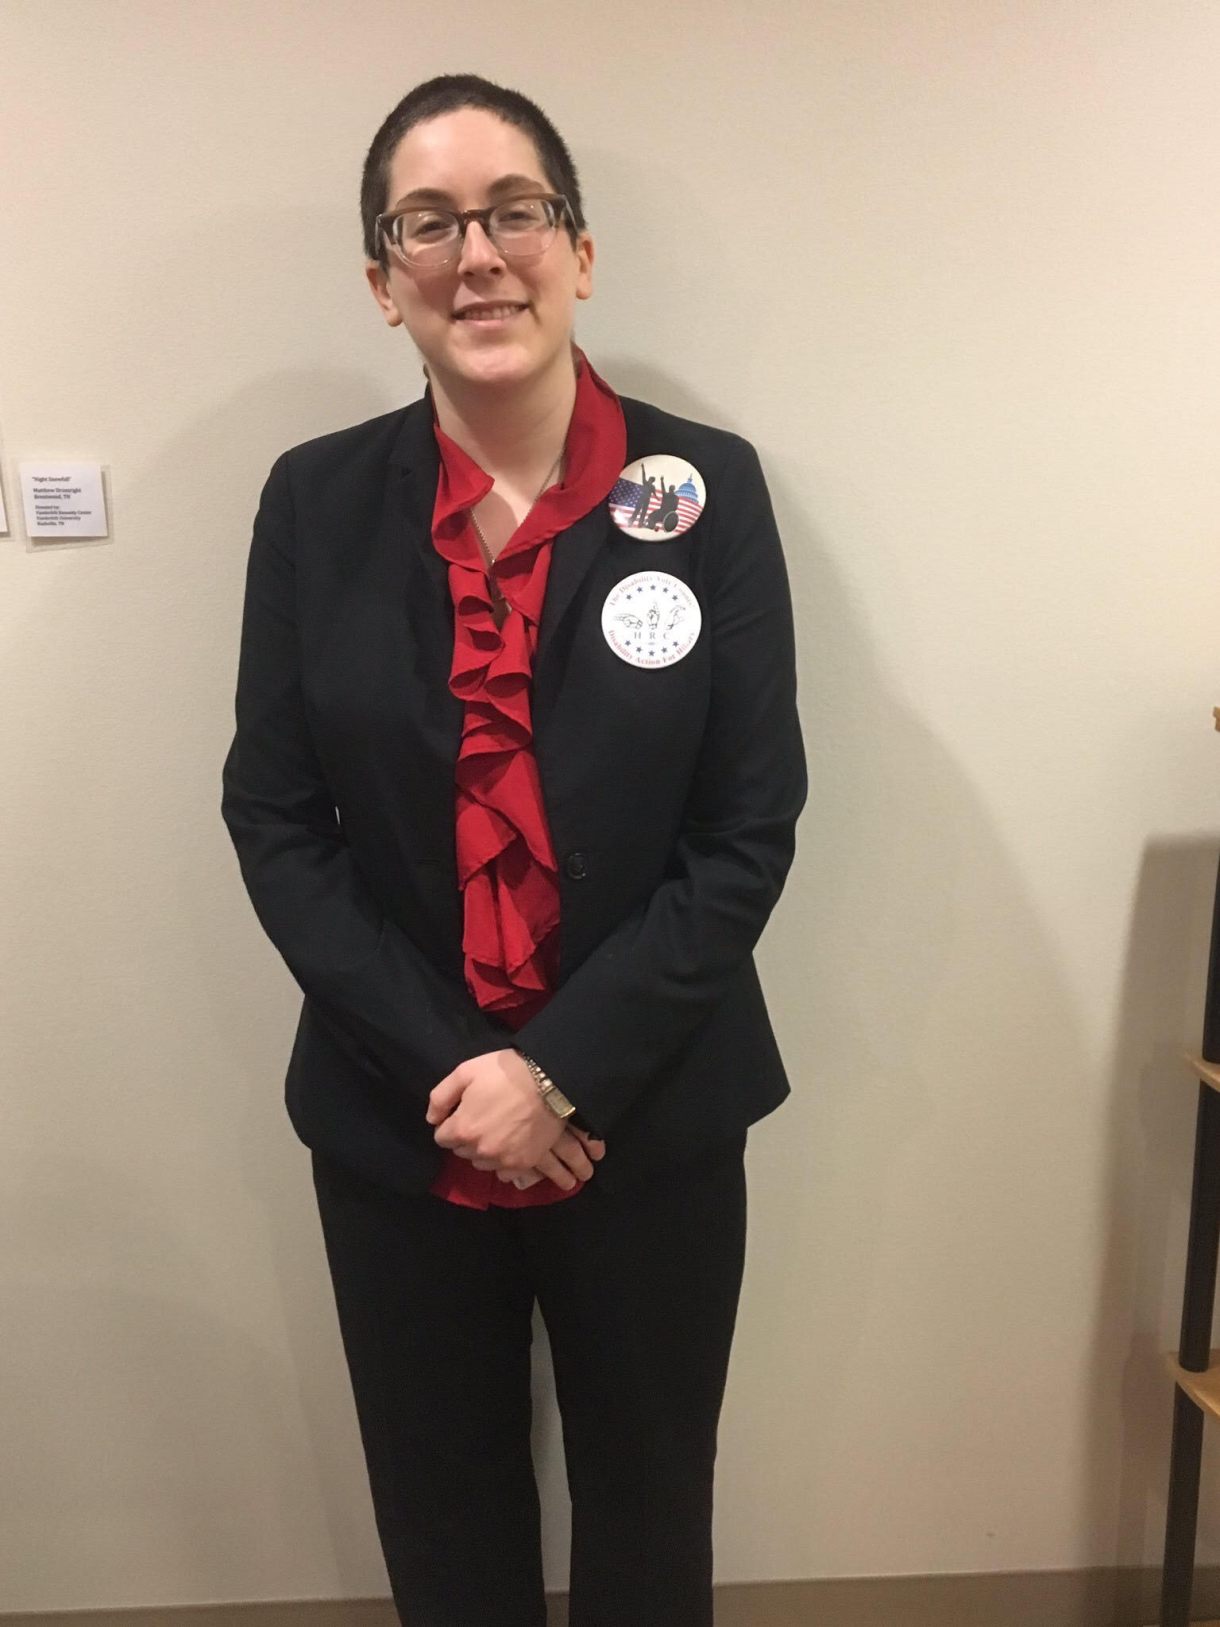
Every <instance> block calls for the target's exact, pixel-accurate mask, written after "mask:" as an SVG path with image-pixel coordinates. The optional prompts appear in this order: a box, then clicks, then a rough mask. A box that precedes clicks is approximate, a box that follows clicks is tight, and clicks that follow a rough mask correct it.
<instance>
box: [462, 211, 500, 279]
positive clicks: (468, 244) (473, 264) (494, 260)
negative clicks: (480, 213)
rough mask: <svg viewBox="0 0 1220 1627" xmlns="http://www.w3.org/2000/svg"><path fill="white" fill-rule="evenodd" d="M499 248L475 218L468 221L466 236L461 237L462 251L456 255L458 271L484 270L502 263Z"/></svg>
mask: <svg viewBox="0 0 1220 1627" xmlns="http://www.w3.org/2000/svg"><path fill="white" fill-rule="evenodd" d="M502 260H503V256H502V255H501V253H500V251H499V249H498V248H497V247H496V245H495V244H494V243H493V242H492V240H491V238H490V237H488V235H487V233H486V232H485V231H484V230H483V227H482V225H481V224H480V222H479V221H477V220H471V221H468V222H467V224H466V236H465V237H464V238H463V239H462V252H461V254H460V255H459V257H458V270H459V271H486V270H487V269H488V268H489V267H491V266H497V265H500V264H501V263H502Z"/></svg>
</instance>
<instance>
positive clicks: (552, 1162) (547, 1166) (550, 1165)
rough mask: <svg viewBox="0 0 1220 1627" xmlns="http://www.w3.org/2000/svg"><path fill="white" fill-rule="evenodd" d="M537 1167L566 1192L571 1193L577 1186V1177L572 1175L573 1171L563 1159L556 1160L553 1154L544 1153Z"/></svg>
mask: <svg viewBox="0 0 1220 1627" xmlns="http://www.w3.org/2000/svg"><path fill="white" fill-rule="evenodd" d="M537 1167H538V1168H539V1169H540V1170H541V1171H542V1173H543V1174H544V1175H547V1176H549V1177H550V1178H551V1180H552V1181H554V1183H555V1185H556V1186H560V1187H562V1188H563V1190H564V1191H565V1192H570V1191H571V1190H572V1188H573V1187H574V1186H575V1185H576V1177H575V1175H573V1174H572V1171H571V1170H570V1169H569V1168H568V1166H567V1165H566V1164H565V1163H564V1162H563V1161H562V1159H559V1158H556V1156H555V1154H554V1153H553V1152H548V1153H544V1154H543V1155H542V1157H541V1158H540V1159H539V1160H538V1166H537Z"/></svg>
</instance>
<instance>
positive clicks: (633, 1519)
mask: <svg viewBox="0 0 1220 1627" xmlns="http://www.w3.org/2000/svg"><path fill="white" fill-rule="evenodd" d="M745 1145H746V1135H745V1133H744V1132H743V1133H742V1134H740V1135H739V1136H737V1137H735V1138H734V1139H733V1140H732V1141H731V1142H728V1143H726V1144H725V1145H724V1146H723V1147H721V1148H717V1149H716V1151H715V1152H714V1153H712V1154H710V1155H708V1154H705V1155H702V1156H700V1157H699V1158H697V1159H694V1160H692V1161H691V1162H689V1163H686V1164H684V1165H679V1166H675V1167H674V1168H672V1169H669V1170H666V1171H665V1172H663V1173H662V1174H659V1175H656V1176H652V1177H649V1178H647V1179H641V1180H640V1181H638V1182H636V1183H634V1184H633V1185H631V1186H629V1187H627V1188H626V1189H625V1190H624V1191H622V1192H620V1193H604V1192H600V1191H599V1190H598V1188H597V1174H596V1172H595V1173H594V1175H593V1176H592V1178H591V1179H590V1181H589V1183H588V1185H587V1186H585V1187H584V1189H583V1190H582V1191H580V1192H579V1193H577V1195H576V1196H575V1197H574V1198H566V1199H564V1200H563V1201H562V1202H559V1203H555V1204H544V1205H541V1206H539V1207H537V1208H532V1209H500V1208H496V1207H492V1208H490V1209H486V1210H479V1209H467V1208H461V1207H459V1206H458V1205H456V1204H451V1203H448V1202H446V1201H445V1200H444V1199H441V1198H438V1197H435V1196H433V1195H432V1194H431V1193H423V1194H420V1195H416V1196H407V1195H404V1194H402V1193H397V1192H392V1191H390V1190H389V1189H387V1188H384V1187H382V1186H380V1185H374V1184H372V1183H371V1182H369V1181H368V1180H367V1179H366V1178H364V1177H363V1176H360V1175H357V1174H356V1173H354V1172H353V1171H351V1170H350V1169H348V1168H347V1167H346V1166H344V1165H341V1164H338V1163H336V1162H335V1161H334V1160H333V1159H332V1158H329V1157H327V1156H323V1155H321V1154H319V1153H318V1152H316V1151H315V1152H314V1153H313V1155H312V1159H313V1173H314V1185H315V1190H316V1192H317V1198H318V1208H319V1214H320V1218H321V1222H322V1230H323V1236H324V1239H325V1246H326V1253H327V1260H328V1263H329V1267H330V1274H331V1280H332V1283H333V1285H334V1290H335V1303H336V1308H337V1311H338V1316H339V1326H340V1332H341V1335H342V1339H343V1345H344V1351H345V1354H346V1357H347V1364H348V1369H349V1372H350V1374H351V1381H352V1393H353V1396H354V1399H355V1403H356V1412H357V1416H358V1419H359V1424H360V1433H361V1439H362V1442H363V1446H364V1454H365V1460H366V1463H367V1465H368V1474H369V1485H370V1489H371V1492H372V1498H373V1510H374V1516H375V1520H376V1524H377V1530H378V1534H379V1536H380V1539H381V1547H382V1552H383V1553H384V1555H385V1560H386V1567H387V1569H388V1572H389V1577H390V1587H391V1591H392V1593H393V1596H394V1603H395V1605H396V1607H397V1610H398V1615H399V1618H400V1620H401V1621H402V1622H404V1623H405V1624H407V1627H545V1622H546V1607H545V1597H544V1592H543V1576H542V1552H541V1521H540V1510H539V1499H538V1488H537V1483H536V1481H535V1478H534V1465H533V1459H532V1456H531V1452H530V1433H531V1392H530V1346H531V1342H532V1317H533V1307H534V1301H535V1298H537V1301H538V1304H539V1306H540V1309H541V1314H542V1317H543V1320H544V1322H545V1325H546V1330H547V1337H548V1340H549V1342H550V1346H551V1352H552V1359H553V1366H554V1372H555V1388H556V1399H557V1402H558V1406H559V1412H560V1417H561V1421H562V1427H563V1443H564V1457H565V1462H566V1467H567V1479H568V1489H569V1492H570V1494H571V1499H572V1562H571V1574H570V1579H569V1587H570V1595H569V1597H570V1617H569V1620H570V1623H571V1627H712V1482H713V1466H714V1462H715V1457H716V1434H717V1425H718V1421H719V1416H720V1409H721V1402H722V1400H723V1396H724V1389H725V1381H726V1378H727V1373H728V1364H729V1351H730V1346H731V1343H732V1338H733V1329H734V1323H735V1321H736V1315H737V1304H738V1298H739V1295H740V1290H741V1282H742V1275H743V1270H744V1264H745V1237H746V1180H745V1166H744V1153H745Z"/></svg>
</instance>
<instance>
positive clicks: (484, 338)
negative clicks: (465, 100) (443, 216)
mask: <svg viewBox="0 0 1220 1627" xmlns="http://www.w3.org/2000/svg"><path fill="white" fill-rule="evenodd" d="M506 176H519V177H523V178H524V179H523V180H522V182H521V185H520V187H519V188H517V187H514V188H512V190H513V191H518V190H519V191H521V192H531V191H534V192H551V191H553V190H554V188H553V187H552V186H551V185H550V183H549V182H548V181H547V179H546V176H545V175H544V174H543V170H542V165H541V164H540V163H539V160H538V154H537V152H536V151H535V149H534V144H533V142H532V141H531V139H530V138H529V136H527V135H526V134H525V132H524V131H523V130H518V129H516V128H515V127H514V126H513V125H511V124H505V123H504V121H503V120H502V119H499V118H497V117H496V115H495V114H494V113H488V112H486V111H485V110H484V109H483V108H474V107H464V108H459V109H458V110H457V111H456V112H454V113H444V114H441V115H439V116H438V117H437V118H434V119H427V120H425V121H424V122H423V123H422V124H417V125H415V126H414V127H413V128H412V129H411V130H409V131H408V132H407V134H406V135H405V136H404V137H403V138H402V140H401V141H400V142H399V144H398V148H397V150H396V152H395V153H394V157H393V160H392V161H391V165H390V180H389V187H388V190H387V196H386V203H385V207H386V209H387V210H389V209H393V208H396V207H398V206H399V205H400V204H403V203H406V202H409V201H410V198H409V196H408V195H409V194H411V193H413V192H415V191H416V190H417V189H418V188H422V187H430V188H433V189H435V190H436V191H439V192H443V193H444V194H445V195H446V201H447V203H448V206H449V207H451V208H453V209H478V208H483V207H484V206H486V205H488V204H491V203H495V202H498V201H500V199H501V197H504V196H508V195H510V194H509V193H508V192H500V191H495V192H493V191H492V188H493V186H494V184H495V183H496V182H497V181H502V180H503V178H504V177H506ZM422 201H423V202H433V203H435V202H439V201H440V200H439V199H436V198H431V199H424V200H422ZM388 259H389V264H388V269H387V270H384V271H383V270H382V268H381V267H380V266H378V265H376V264H375V263H374V262H371V261H370V262H369V263H368V265H367V268H366V272H365V274H366V276H367V277H368V280H369V285H370V287H371V288H372V290H373V295H374V298H375V299H376V300H377V303H378V304H379V305H380V306H381V309H382V311H383V312H384V314H385V319H386V321H387V322H388V323H389V324H390V326H391V327H397V326H398V324H399V323H402V324H403V325H404V326H405V327H406V329H407V332H408V333H409V334H410V335H411V338H412V339H413V340H414V341H415V344H416V345H417V346H418V348H419V351H420V353H421V354H422V356H423V358H424V360H425V361H426V362H427V364H428V369H429V373H430V374H431V376H432V377H433V378H436V379H439V380H440V381H441V382H442V383H443V382H444V381H445V380H446V379H450V378H451V379H454V380H455V381H456V380H459V379H460V380H462V381H465V382H468V383H471V384H489V385H512V384H520V383H525V382H527V381H528V380H530V379H532V378H534V377H536V376H537V375H539V374H541V373H544V372H545V371H546V370H547V369H548V367H554V366H556V365H558V361H557V358H558V357H560V356H561V355H562V356H565V357H567V356H570V354H571V340H572V315H573V301H575V300H578V299H588V298H589V296H590V295H591V294H592V292H593V272H592V266H593V239H592V237H591V236H590V235H589V233H588V232H581V233H580V234H579V237H578V240H577V244H576V246H575V247H573V245H572V240H571V238H570V237H569V236H568V233H567V230H566V229H565V227H564V226H560V228H559V230H558V231H557V232H556V233H555V237H554V241H553V242H552V243H551V244H550V246H549V247H548V248H547V249H546V251H545V252H544V253H543V254H541V255H538V256H537V257H535V258H533V259H519V258H508V257H506V256H504V255H502V254H501V253H500V251H499V250H498V249H497V248H496V246H495V245H494V243H492V241H491V239H490V238H489V237H488V236H487V234H486V233H485V232H484V231H483V228H482V227H481V226H480V225H479V223H478V221H471V223H470V225H469V226H468V227H467V229H466V236H465V241H464V242H463V244H462V248H461V252H460V254H458V255H455V257H454V258H453V259H452V260H450V261H449V263H448V264H447V265H444V266H440V267H438V268H436V269H431V270H422V269H419V268H415V269H411V270H408V269H407V267H405V266H404V265H403V264H402V263H401V261H399V260H398V258H397V257H396V256H395V255H394V254H392V253H391V254H390V255H389V257H388ZM479 300H506V301H520V302H523V303H524V304H525V305H526V309H525V310H523V311H520V312H518V313H517V315H516V316H513V317H511V318H509V320H508V321H501V322H493V323H484V322H477V321H472V320H471V319H469V318H459V317H457V315H456V312H457V310H458V309H459V307H461V306H464V305H468V304H470V303H471V302H473V301H479Z"/></svg>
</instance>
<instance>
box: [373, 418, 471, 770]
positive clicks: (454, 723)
mask: <svg viewBox="0 0 1220 1627" xmlns="http://www.w3.org/2000/svg"><path fill="white" fill-rule="evenodd" d="M439 472H440V453H439V451H438V449H437V445H436V437H435V436H434V435H433V433H432V399H431V396H430V395H427V396H425V397H424V399H423V400H421V401H413V402H412V403H411V404H410V406H408V407H406V408H405V409H404V411H403V415H402V425H401V427H400V429H399V432H398V435H397V437H396V439H395V441H394V444H393V446H392V447H391V450H390V455H389V460H388V467H387V473H386V500H385V513H384V520H383V523H384V524H385V525H386V526H388V527H389V529H390V533H391V534H390V537H389V538H388V541H389V544H390V546H391V548H392V550H394V551H395V552H396V553H397V554H398V555H399V557H402V558H403V559H404V570H403V575H402V582H403V605H402V610H403V614H404V615H405V616H406V618H407V621H408V623H409V625H410V629H411V635H410V636H411V643H412V647H413V648H414V650H415V651H416V674H417V676H418V677H419V678H420V679H421V680H422V683H423V694H424V697H425V706H426V708H427V711H428V713H429V720H430V723H431V724H432V725H433V726H439V727H440V728H441V729H442V730H443V731H444V732H445V733H446V735H447V737H448V738H449V740H450V743H451V746H452V756H453V757H454V758H456V757H457V753H458V746H459V742H460V740H461V733H462V721H463V716H464V711H465V708H464V707H463V704H462V702H461V701H460V700H458V698H457V697H456V696H455V695H454V694H453V693H452V691H451V690H450V688H449V674H450V671H451V670H452V666H453V600H452V597H451V596H450V593H449V565H448V562H447V561H446V560H445V559H443V558H442V557H441V555H440V554H438V553H437V551H436V548H435V547H434V545H433V542H432V510H433V507H434V505H435V502H436V482H437V477H438V475H439Z"/></svg>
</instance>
